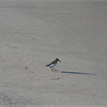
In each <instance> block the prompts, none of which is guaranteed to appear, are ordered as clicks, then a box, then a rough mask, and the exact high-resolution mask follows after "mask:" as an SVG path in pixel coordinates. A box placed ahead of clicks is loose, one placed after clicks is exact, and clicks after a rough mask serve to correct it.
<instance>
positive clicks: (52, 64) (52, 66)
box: [46, 58, 61, 71]
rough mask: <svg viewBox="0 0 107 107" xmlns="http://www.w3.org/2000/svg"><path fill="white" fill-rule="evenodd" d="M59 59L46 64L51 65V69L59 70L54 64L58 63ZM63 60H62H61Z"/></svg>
mask: <svg viewBox="0 0 107 107" xmlns="http://www.w3.org/2000/svg"><path fill="white" fill-rule="evenodd" d="M58 61H60V60H59V59H58V58H56V59H55V60H54V61H52V62H51V63H49V64H48V65H46V66H48V67H50V68H51V70H52V71H54V70H55V71H58V70H56V69H55V68H54V66H55V65H56V64H57V62H58ZM60 62H61V61H60Z"/></svg>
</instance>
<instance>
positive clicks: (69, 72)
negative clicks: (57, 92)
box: [61, 71, 97, 75]
mask: <svg viewBox="0 0 107 107" xmlns="http://www.w3.org/2000/svg"><path fill="white" fill-rule="evenodd" d="M61 73H69V74H81V75H97V74H92V73H83V72H69V71H62V72H61Z"/></svg>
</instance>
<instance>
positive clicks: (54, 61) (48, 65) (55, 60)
mask: <svg viewBox="0 0 107 107" xmlns="http://www.w3.org/2000/svg"><path fill="white" fill-rule="evenodd" d="M56 60H57V58H56V59H55V60H54V61H52V62H51V63H49V64H48V65H46V66H49V65H51V64H54V63H55V62H56Z"/></svg>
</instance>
